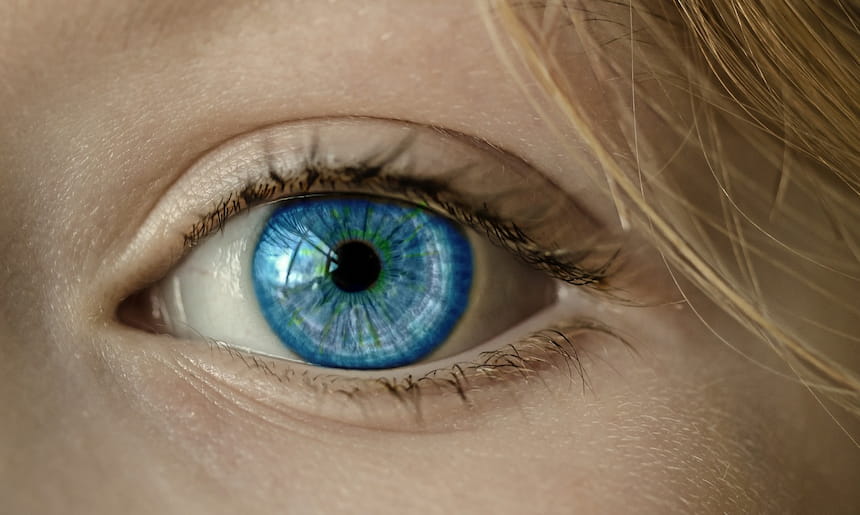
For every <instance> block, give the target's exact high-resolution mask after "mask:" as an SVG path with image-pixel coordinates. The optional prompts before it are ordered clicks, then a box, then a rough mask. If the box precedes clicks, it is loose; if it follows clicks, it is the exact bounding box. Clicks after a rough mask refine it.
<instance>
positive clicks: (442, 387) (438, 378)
mask: <svg viewBox="0 0 860 515" xmlns="http://www.w3.org/2000/svg"><path fill="white" fill-rule="evenodd" d="M589 333H590V334H599V335H604V336H608V337H610V338H612V339H614V340H615V341H618V342H620V343H621V344H622V345H624V346H625V347H626V348H628V349H630V350H631V351H632V352H635V349H633V347H632V345H631V344H630V343H629V340H627V339H626V338H625V337H623V336H622V335H620V334H619V333H618V332H616V331H614V330H613V329H612V328H610V327H609V326H607V325H606V324H603V323H602V322H600V321H597V320H595V319H591V318H576V319H573V320H571V321H568V322H566V323H564V324H560V325H556V326H552V327H549V328H547V329H543V330H539V331H536V332H534V333H532V334H531V335H529V336H527V337H525V338H523V339H521V340H520V341H519V342H516V343H513V344H509V345H506V346H504V347H502V348H500V349H496V350H492V351H486V352H481V353H480V354H478V355H477V356H476V357H475V358H474V359H473V360H470V361H461V362H456V363H454V364H453V365H450V366H445V367H442V368H438V369H435V370H431V371H429V372H427V373H425V374H423V375H421V376H417V377H415V376H412V375H406V376H402V377H388V376H381V377H365V378H359V377H349V376H344V375H336V374H331V373H324V372H323V373H312V372H310V371H309V370H308V369H303V370H301V371H299V370H296V369H294V368H290V366H289V364H288V363H289V362H290V360H282V359H273V358H270V357H268V356H263V355H258V354H253V353H250V352H245V351H241V350H238V349H236V348H235V347H232V346H230V345H228V344H226V343H224V342H220V341H217V340H212V339H209V340H208V343H209V345H210V347H211V348H212V349H213V350H214V351H217V352H223V353H225V354H227V355H229V356H230V357H231V358H234V359H237V360H239V361H240V362H241V363H243V364H244V365H245V366H247V367H248V368H249V369H251V370H254V371H256V372H259V373H261V374H262V375H263V376H264V377H265V378H268V379H271V380H273V381H276V382H278V383H281V384H283V383H291V382H295V381H300V382H301V383H302V384H303V385H304V386H305V387H309V388H312V389H313V390H315V391H317V392H318V393H319V394H323V395H331V394H336V395H341V396H344V397H346V398H348V399H350V400H352V401H355V402H359V403H361V402H362V401H363V400H365V399H369V398H371V397H375V396H377V394H379V393H383V394H386V395H388V396H390V397H391V398H392V400H394V401H396V402H397V403H398V404H401V405H403V406H405V407H408V408H409V409H411V410H412V411H413V412H414V414H415V416H416V417H417V420H419V421H420V419H421V402H420V401H421V398H422V397H424V396H425V395H434V394H435V395H440V394H444V395H450V394H454V395H456V397H457V398H459V399H460V401H461V402H462V403H463V404H464V405H465V406H467V407H471V406H472V395H473V394H474V393H476V392H479V391H481V390H483V389H484V388H486V387H488V386H491V385H492V384H496V383H507V382H509V381H511V380H512V379H513V380H520V381H526V382H529V381H533V380H534V381H540V382H542V383H543V384H546V382H545V381H544V380H543V378H542V375H543V374H544V373H546V372H549V371H557V370H559V369H563V370H564V372H565V373H566V374H567V375H568V377H569V379H570V382H571V383H574V382H576V381H579V382H580V383H581V385H582V388H583V391H590V390H591V383H590V380H589V378H588V372H587V361H588V359H589V358H590V356H591V354H590V352H589V349H588V348H587V347H586V346H584V345H581V344H579V343H578V342H577V341H578V340H579V339H580V338H582V337H584V336H585V335H586V334H589ZM296 363H299V364H301V362H296Z"/></svg>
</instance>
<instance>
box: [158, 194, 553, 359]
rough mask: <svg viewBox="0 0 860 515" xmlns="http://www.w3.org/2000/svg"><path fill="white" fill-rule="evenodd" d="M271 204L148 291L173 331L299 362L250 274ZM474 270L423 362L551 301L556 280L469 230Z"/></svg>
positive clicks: (213, 239)
mask: <svg viewBox="0 0 860 515" xmlns="http://www.w3.org/2000/svg"><path fill="white" fill-rule="evenodd" d="M274 209H275V207H274V206H265V207H258V208H255V209H252V210H250V211H248V212H246V213H243V214H242V215H239V216H237V217H235V218H233V219H232V220H230V221H229V222H228V223H227V224H226V225H225V226H224V229H223V230H222V231H219V232H217V233H215V234H212V235H210V237H208V238H206V239H205V240H204V241H203V242H202V243H201V244H200V245H199V246H197V247H196V248H195V249H194V250H193V251H192V252H191V253H190V254H189V255H188V256H187V257H186V258H185V259H184V260H183V261H182V262H181V263H180V264H179V265H178V266H177V267H176V268H175V269H174V270H173V271H172V272H171V273H170V274H169V275H168V276H167V277H166V278H165V279H164V280H163V282H162V283H161V284H160V286H159V287H158V288H157V289H156V290H155V291H154V293H155V294H156V295H158V296H159V302H158V305H159V306H161V309H162V317H163V318H164V319H165V320H166V321H168V324H169V325H170V326H171V330H172V332H174V333H175V334H176V335H177V336H182V337H186V338H201V337H206V338H212V339H215V340H218V341H222V342H225V343H227V344H229V345H231V346H233V347H237V348H241V349H245V350H248V351H252V352H256V353H260V354H267V355H271V356H276V357H281V358H288V359H298V356H296V355H295V353H293V352H291V351H290V350H289V349H288V348H287V347H286V346H285V345H284V344H283V343H281V341H280V339H279V338H278V337H277V335H276V334H275V333H274V332H273V331H272V330H271V329H270V328H269V325H268V322H266V320H265V318H264V317H263V314H262V312H261V310H260V308H259V304H258V301H257V297H256V294H255V292H254V284H253V279H252V276H251V271H252V267H251V263H252V259H253V254H254V250H255V246H256V242H257V239H258V238H259V235H260V233H261V232H262V230H263V228H264V226H265V223H266V221H267V220H268V219H269V217H270V216H271V214H272V212H273V210H274ZM469 239H470V242H471V243H472V249H473V254H474V275H473V284H472V290H471V295H470V298H469V305H468V307H467V309H466V312H465V313H464V315H463V317H462V319H461V321H460V322H459V323H458V324H457V326H456V327H455V328H454V330H453V332H452V333H451V335H450V336H449V338H448V339H447V340H446V341H445V343H443V344H442V345H440V346H439V347H438V348H437V349H436V350H434V351H433V352H432V353H431V354H430V356H428V357H427V358H425V359H424V361H427V362H429V361H435V360H438V359H444V358H447V357H450V356H453V355H456V354H459V353H461V352H463V351H465V350H468V349H470V348H472V347H476V346H478V345H480V344H482V343H484V342H486V341H488V340H490V339H492V338H493V337H495V336H497V335H499V334H502V333H505V332H506V330H507V329H510V328H511V327H514V326H518V325H520V322H522V321H524V320H525V319H526V318H528V317H529V316H530V315H533V314H535V313H538V312H539V311H541V310H542V308H544V307H546V306H548V305H550V304H552V303H553V302H554V301H555V299H556V295H557V292H558V288H557V285H556V284H554V283H555V281H553V280H551V279H550V278H549V277H547V276H546V275H544V274H542V273H540V272H537V271H535V270H533V269H531V268H529V267H527V266H526V265H523V264H522V263H520V262H519V261H517V260H516V259H515V258H514V256H513V255H511V254H510V252H508V251H505V250H502V249H499V248H497V247H495V246H493V245H492V244H490V243H489V242H488V241H487V240H486V239H485V238H483V237H481V236H479V235H477V234H474V233H472V232H471V231H469Z"/></svg>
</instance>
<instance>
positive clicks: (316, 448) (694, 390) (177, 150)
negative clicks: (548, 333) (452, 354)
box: [0, 0, 860, 514]
mask: <svg viewBox="0 0 860 515" xmlns="http://www.w3.org/2000/svg"><path fill="white" fill-rule="evenodd" d="M595 9H600V5H599V4H597V5H595ZM618 21H619V23H621V22H623V21H624V20H618ZM0 48H2V49H3V51H2V54H0V106H2V109H0V111H2V113H3V115H2V116H0V183H2V189H0V201H2V203H3V204H4V205H5V206H6V207H5V211H4V216H3V217H2V218H0V248H2V249H3V250H2V252H0V285H2V286H3V295H2V296H0V372H2V377H3V380H2V381H3V386H2V388H0V402H2V405H3V406H4V407H5V413H4V415H3V418H2V422H0V442H2V444H3V445H2V447H0V448H2V451H0V484H1V485H3V486H2V488H0V494H2V495H0V511H2V512H4V513H70V512H71V513H117V512H123V513H128V514H132V513H174V512H175V513H237V512H241V513H273V512H276V511H277V512H288V513H337V512H359V513H400V512H405V511H407V510H413V511H418V512H420V513H451V512H454V513H485V512H486V513H490V512H491V513H523V512H534V513H571V512H576V513H590V512H602V513H619V512H627V511H629V509H630V507H631V506H634V507H636V511H637V512H640V513H673V512H679V513H686V512H704V513H711V512H713V513H723V512H768V513H771V512H772V513H794V512H810V511H815V512H826V513H849V512H851V511H852V508H853V507H856V505H857V503H858V501H860V499H858V494H857V492H856V488H855V485H856V484H857V483H858V480H860V473H858V470H860V466H858V462H860V454H858V450H857V448H856V447H855V446H854V445H853V444H852V442H851V440H850V439H849V437H848V436H846V434H845V433H844V432H843V431H842V430H841V429H840V428H839V427H838V426H837V425H836V424H835V423H834V422H833V420H831V419H830V418H829V417H828V416H827V413H826V412H825V411H824V410H823V409H822V407H821V405H820V404H819V403H818V402H817V401H816V400H815V399H814V398H813V397H812V396H811V395H810V394H809V392H808V391H807V390H806V389H805V388H804V387H803V386H802V385H800V384H798V382H797V381H796V380H794V379H793V378H792V376H791V373H790V371H789V370H787V369H786V367H784V366H783V365H781V363H780V362H779V360H778V359H777V358H775V357H774V356H772V355H771V354H770V353H769V351H768V350H767V349H766V348H765V347H764V346H763V345H761V344H760V343H758V342H754V341H753V338H752V337H751V336H749V335H748V334H746V333H745V332H743V331H741V330H740V329H734V325H733V324H732V323H731V322H730V320H729V319H728V318H727V317H725V316H723V315H721V314H720V312H719V310H718V309H717V308H716V307H714V306H711V305H709V304H708V303H707V302H706V301H705V300H704V299H696V298H695V294H693V293H690V294H691V295H693V296H694V299H695V300H697V301H698V309H699V310H700V311H702V312H703V313H704V314H705V315H706V319H707V320H708V321H709V322H710V323H711V325H716V326H717V327H720V328H722V330H721V335H722V336H723V337H725V338H726V339H728V340H730V341H731V342H733V343H734V344H735V345H736V346H737V347H740V348H741V349H743V351H744V352H745V353H746V354H748V355H752V356H753V357H754V358H755V359H756V360H757V362H753V361H752V360H750V359H748V358H747V357H745V356H742V355H740V354H739V353H738V352H735V351H734V350H732V349H731V348H729V347H728V346H726V345H725V344H723V343H722V342H721V341H720V340H719V339H718V338H716V337H715V336H714V335H713V334H712V333H711V332H710V331H709V330H708V329H707V327H705V326H704V325H703V324H702V323H701V322H700V321H699V319H698V318H697V316H696V315H695V314H694V313H693V312H692V310H690V309H689V308H687V307H683V306H681V305H679V304H665V305H661V306H658V307H648V308H631V307H625V306H621V305H617V304H613V303H610V302H606V301H603V300H600V299H597V298H593V297H590V296H586V295H583V299H582V301H581V302H580V303H579V304H578V308H577V309H578V310H580V311H581V313H582V315H583V316H588V317H591V318H594V319H597V320H600V321H601V322H602V323H604V324H606V325H608V326H610V327H611V328H612V329H613V330H614V332H617V333H618V334H621V335H624V336H625V338H627V339H629V340H631V341H630V343H631V346H632V348H633V349H634V350H633V351H631V350H630V348H628V347H627V346H625V345H624V344H622V343H621V342H619V341H618V340H617V339H615V338H611V337H608V336H601V335H599V334H588V335H585V336H584V337H583V338H582V339H581V341H579V342H578V345H581V346H582V348H583V353H584V355H585V356H586V357H584V358H583V366H584V368H585V375H586V376H587V385H583V381H582V380H581V379H580V377H579V376H578V375H577V373H576V372H571V371H570V370H569V369H568V368H566V367H564V366H550V367H546V369H545V370H541V371H540V372H539V374H538V375H536V376H531V377H530V378H529V379H528V380H526V379H525V378H523V377H520V376H519V375H516V374H512V375H511V376H510V377H508V378H505V380H504V381H498V382H495V383H492V384H488V385H486V386H485V387H482V389H481V390H480V391H478V392H475V396H474V398H473V400H472V402H471V405H465V404H463V403H462V402H460V401H458V400H456V394H455V393H452V392H447V393H444V394H443V393H429V394H428V395H427V398H426V399H423V400H422V403H423V411H422V417H423V420H421V421H419V422H417V421H416V420H415V416H414V415H413V411H410V409H411V408H404V407H403V406H402V405H401V404H400V403H399V401H398V400H397V399H396V398H394V397H392V396H391V395H386V394H384V392H383V393H380V394H378V395H376V394H372V395H367V396H364V397H363V398H362V399H361V400H360V401H359V403H358V404H356V403H355V402H352V401H350V399H345V398H338V399H331V398H328V397H325V394H324V393H319V392H306V391H305V390H303V389H302V388H301V387H300V385H297V384H295V383H291V382H289V381H288V382H279V381H272V380H267V379H266V378H265V377H264V375H265V374H261V373H260V372H259V371H258V370H257V371H255V370H250V369H249V367H247V366H246V365H245V364H244V363H243V362H242V361H241V360H237V359H235V357H232V356H231V355H229V353H219V352H212V350H211V348H210V347H209V346H208V345H207V344H206V343H204V342H193V341H185V340H180V339H177V338H171V337H167V336H163V335H162V336H156V335H153V334H149V333H146V332H143V331H138V330H134V329H132V328H129V327H128V326H126V325H125V324H123V323H121V322H119V321H117V319H116V316H115V313H116V310H117V306H118V305H119V303H120V301H121V300H122V299H123V298H124V297H126V296H128V295H130V294H132V293H134V292H135V289H136V288H139V287H140V286H145V283H146V282H147V281H150V280H155V279H158V277H144V275H145V274H144V272H142V270H143V268H144V266H143V265H144V261H146V262H147V263H149V262H150V261H152V260H154V259H155V256H159V258H158V259H161V260H162V261H164V263H162V265H164V266H165V267H169V265H171V264H175V263H167V261H170V260H174V261H175V259H176V258H177V257H178V256H176V255H173V254H174V253H173V252H172V251H168V250H166V249H168V248H171V247H170V245H172V244H174V243H175V242H174V241H164V238H162V237H161V236H160V235H159V234H156V233H154V232H147V231H144V234H142V235H141V227H143V226H144V225H146V226H147V227H150V226H153V225H154V226H160V225H168V224H174V221H173V220H174V219H176V218H180V217H183V216H185V217H187V216H189V215H188V213H182V212H179V209H181V206H180V207H170V208H169V209H165V208H162V207H160V206H162V204H160V203H159V200H160V199H161V198H162V197H164V196H165V195H167V193H168V192H169V191H170V190H171V188H173V187H174V186H175V185H177V184H178V183H179V181H181V178H182V177H183V174H184V173H185V172H186V171H187V170H188V169H189V167H191V166H192V165H193V164H194V163H195V162H196V161H197V160H198V159H199V158H200V157H201V156H204V155H205V154H206V153H207V152H209V151H210V150H212V149H213V148H216V147H218V146H219V145H221V144H222V143H224V142H226V141H228V140H230V139H232V138H234V137H236V136H239V135H242V134H245V133H249V132H251V131H255V130H258V129H260V128H262V127H267V126H270V125H273V124H279V123H284V122H292V121H297V120H305V119H317V118H332V119H335V118H339V117H372V118H377V119H386V120H395V121H404V122H409V123H413V124H420V125H427V126H434V127H442V128H445V129H448V130H451V131H457V132H459V133H463V134H467V135H471V136H474V137H476V138H479V139H481V140H485V141H486V142H488V143H489V144H490V145H492V146H494V147H498V148H501V149H504V150H505V151H507V152H508V153H510V154H513V155H515V156H518V157H519V158H520V159H522V160H524V161H525V162H527V163H529V164H530V166H531V167H532V168H533V169H534V170H536V171H539V172H538V173H541V174H543V175H544V176H545V177H547V178H548V179H549V180H551V181H553V182H554V183H555V184H557V185H558V186H559V187H560V188H561V189H563V190H564V191H565V192H566V193H567V194H568V195H569V196H570V197H571V198H572V199H575V202H577V203H578V204H580V205H582V206H584V207H585V209H586V210H587V211H588V212H590V213H592V214H593V215H594V216H595V217H596V218H598V219H600V220H602V221H604V223H605V224H607V225H611V224H617V223H618V221H617V214H616V212H615V208H614V205H613V203H612V202H611V200H610V199H609V197H608V195H607V194H606V193H605V192H603V190H602V189H601V188H600V187H599V186H597V185H595V184H593V183H592V182H590V181H589V180H588V179H587V178H586V176H585V175H584V174H583V173H580V172H578V170H581V169H582V168H583V167H588V166H596V165H595V162H594V160H593V159H592V158H591V157H589V155H590V154H589V153H588V151H587V149H586V148H585V145H584V144H579V145H581V146H582V148H583V151H582V154H581V155H570V153H569V152H567V151H561V150H560V148H561V146H560V145H559V144H558V135H556V134H554V133H553V132H552V131H551V130H550V129H549V128H548V126H547V124H546V123H545V122H544V120H542V118H541V117H540V116H539V115H538V114H537V113H536V112H535V110H534V108H533V106H532V104H531V103H530V101H529V99H528V98H527V97H526V96H524V95H523V93H522V91H521V89H520V86H519V85H518V84H517V82H516V81H515V80H514V79H513V78H512V77H511V75H510V74H509V73H508V70H506V69H505V67H504V66H503V65H502V63H501V62H500V61H499V60H498V59H497V57H496V52H495V49H494V48H493V45H492V42H491V41H490V39H489V38H488V36H487V32H486V29H485V27H484V24H483V22H482V20H481V18H480V16H479V13H478V11H477V8H476V7H475V6H473V5H471V3H470V2H463V1H460V0H444V1H434V2H427V1H417V0H416V1H411V0H410V1H406V2H404V1H401V0H378V1H377V0H375V1H366V2H344V1H340V2H338V1H334V0H332V1H312V0H307V1H305V0H294V1H288V2H277V1H262V0H261V1H252V2H247V1H239V0H233V1H223V2H215V1H203V0H194V1H187V2H167V1H162V0H150V1H146V2H132V1H120V2H108V1H95V0H87V1H84V2H75V3H74V4H73V5H67V3H61V2H58V1H53V2H40V3H39V4H38V5H29V4H27V5H23V4H21V3H20V2H15V1H8V0H0ZM570 59H571V63H570V66H571V67H575V66H577V64H579V65H581V66H582V67H583V68H586V67H587V63H586V62H584V61H582V62H578V61H577V56H576V52H575V49H573V50H572V52H571V56H570ZM578 80H580V81H582V84H581V90H582V91H583V92H584V93H583V98H581V101H582V102H589V103H592V104H595V105H598V104H599V101H600V90H601V89H600V88H601V85H600V84H599V83H597V82H596V81H594V78H593V76H592V75H590V74H587V73H583V74H582V75H581V78H579V79H578ZM589 81H592V82H594V83H593V84H592V83H591V82H589ZM588 92H591V93H592V94H593V97H589V96H588ZM641 130H642V131H649V130H658V127H653V126H652V127H649V126H648V124H647V122H646V123H645V125H644V126H642V127H641ZM565 137H566V138H569V139H571V140H573V141H577V139H576V134H574V133H571V134H567V135H565ZM736 139H737V140H738V143H737V144H738V145H743V138H742V137H739V138H736ZM576 145H577V143H574V146H576ZM216 191H217V185H207V184H205V182H201V183H200V186H199V189H198V190H197V191H196V192H195V194H196V195H200V196H201V197H205V196H207V195H209V196H211V197H213V198H212V200H213V201H215V200H217V193H216ZM169 205H170V206H173V204H169ZM559 223H563V222H559ZM178 238H179V241H181V235H180V236H178ZM141 241H143V242H145V243H146V245H145V246H144V247H137V246H135V245H140V242H141ZM130 248H133V249H134V252H129V249H130ZM138 249H140V250H139V252H138ZM643 255H644V256H645V257H642V258H641V259H642V260H643V261H642V263H641V266H642V267H643V268H645V267H650V266H653V265H654V263H659V257H654V256H653V252H652V253H648V252H644V253H643ZM635 265H636V262H635V261H633V266H635ZM152 268H157V267H155V266H154V265H153V267H152ZM165 271H166V270H165ZM659 277H661V278H662V279H661V281H662V282H661V283H660V285H659V288H662V290H661V291H665V294H662V295H661V297H665V298H666V300H676V299H677V298H678V297H677V296H676V295H673V294H672V283H671V280H670V278H668V277H664V278H663V276H659ZM141 283H143V284H141ZM782 293H783V294H785V295H792V293H793V290H792V285H786V286H785V287H784V290H783V291H782ZM476 343H477V342H476ZM847 352H848V351H847V350H846V353H847ZM757 363H764V364H766V365H767V366H769V367H771V368H772V369H775V370H776V371H777V372H780V373H782V374H784V375H780V374H779V373H774V372H773V371H772V370H766V369H765V368H764V367H762V366H760V365H759V364H757ZM843 418H845V417H843ZM840 420H842V419H840ZM843 424H844V425H845V427H846V431H847V432H848V433H850V434H853V435H857V434H860V433H858V431H857V429H858V428H857V427H856V426H857V424H856V423H853V422H851V420H847V421H845V420H843Z"/></svg>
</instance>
